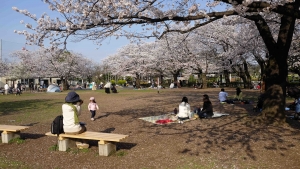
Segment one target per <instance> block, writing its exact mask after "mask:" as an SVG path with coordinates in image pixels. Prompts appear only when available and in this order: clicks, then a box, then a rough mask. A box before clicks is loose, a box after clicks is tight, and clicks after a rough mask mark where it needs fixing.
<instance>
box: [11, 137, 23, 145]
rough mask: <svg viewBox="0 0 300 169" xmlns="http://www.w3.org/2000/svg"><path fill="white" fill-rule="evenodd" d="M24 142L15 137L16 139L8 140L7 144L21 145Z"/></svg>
mask: <svg viewBox="0 0 300 169" xmlns="http://www.w3.org/2000/svg"><path fill="white" fill-rule="evenodd" d="M24 142H25V140H23V139H21V138H20V137H17V138H13V139H11V140H9V142H8V143H9V144H12V143H17V144H23V143H24Z"/></svg>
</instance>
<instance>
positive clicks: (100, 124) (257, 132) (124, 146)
mask: <svg viewBox="0 0 300 169" xmlns="http://www.w3.org/2000/svg"><path fill="white" fill-rule="evenodd" d="M148 90H150V91H148ZM225 90H226V91H228V93H229V95H230V96H232V95H234V89H225ZM219 91H220V88H214V89H197V90H195V89H192V88H180V89H163V90H161V91H160V93H159V94H158V93H157V91H156V90H153V89H147V91H146V90H145V91H136V90H132V89H131V90H129V89H127V90H125V89H123V90H122V89H119V93H118V94H105V93H104V91H103V90H102V91H97V92H94V91H86V92H84V91H80V92H78V93H79V94H80V96H81V98H83V99H84V100H88V98H89V97H90V96H92V95H93V96H94V97H96V101H97V103H98V104H99V106H100V111H99V112H98V113H97V115H96V117H97V118H96V120H95V121H91V120H90V117H89V112H88V111H87V110H84V112H83V113H82V115H81V116H80V117H79V119H80V121H84V122H86V123H87V129H88V130H90V131H99V132H107V133H117V134H126V135H129V137H128V138H126V139H124V140H123V141H122V142H120V143H117V152H116V153H114V154H112V155H111V156H109V157H103V156H99V155H98V147H97V142H95V141H90V142H89V144H90V146H91V147H90V148H89V149H88V150H78V149H77V148H71V149H70V150H69V151H67V152H60V151H53V150H51V148H53V147H54V146H55V145H56V144H57V139H56V138H55V137H49V136H45V135H44V134H45V133H46V132H48V131H50V123H51V122H52V120H53V119H54V117H53V119H49V120H46V121H40V122H36V121H34V120H32V123H31V124H30V128H29V129H27V130H25V131H23V132H21V137H22V138H23V139H24V140H25V141H24V143H22V144H17V143H12V144H3V143H0V152H1V153H0V168H30V169H31V168H32V169H44V168H47V169H48V168H57V169H58V168H73V169H74V168H76V169H77V168H78V169H82V168H85V169H87V168H104V169H156V168H161V169H173V168H175V169H177V168H186V169H194V168H195V169H198V168H203V169H210V168H230V169H231V168H242V169H243V168H270V169H271V168H272V169H277V168H278V169H279V168H289V169H292V168H299V164H298V163H299V162H298V161H299V157H300V155H299V149H298V148H299V147H300V146H299V145H298V143H299V141H300V131H299V129H300V125H299V121H296V120H290V119H287V122H288V123H287V125H284V126H252V127H247V126H246V125H245V122H246V121H248V120H251V118H254V117H255V113H253V111H252V108H253V106H254V105H255V104H256V103H255V102H254V103H253V104H244V105H242V104H235V105H230V104H224V105H221V104H219V103H218V101H217V95H218V93H219ZM242 91H243V94H244V95H245V96H246V98H249V99H250V100H252V101H255V99H256V98H257V96H258V95H259V91H257V90H242ZM92 92H94V93H92ZM203 94H208V95H209V96H210V98H211V101H212V102H213V106H214V111H218V112H223V113H228V114H230V115H229V116H224V117H220V118H213V119H199V120H193V121H190V122H186V123H183V124H178V123H172V124H167V125H157V124H153V123H150V122H146V121H143V120H140V119H139V118H141V117H147V116H154V115H161V114H165V113H169V112H172V111H173V109H174V108H175V107H178V104H179V103H180V102H181V99H182V97H183V96H187V97H188V99H189V103H190V104H191V106H192V107H195V106H196V105H199V104H201V99H202V95H203ZM31 95H35V99H37V98H38V99H43V98H45V97H47V99H55V97H59V98H60V99H63V98H64V97H65V95H66V92H65V93H63V94H62V95H59V96H55V97H53V98H51V97H50V96H49V95H46V94H38V93H35V94H31ZM1 97H5V96H1ZM14 97H15V96H14ZM16 97H18V96H16ZM21 97H22V99H24V98H25V99H26V97H28V98H29V94H28V95H23V96H20V98H21ZM84 106H85V109H87V108H86V107H87V103H85V105H83V107H84ZM0 113H1V112H0ZM9 116H10V115H6V114H5V113H2V115H0V121H1V123H4V124H11V122H10V121H9V119H11V118H12V117H9ZM31 118H32V119H33V118H34V117H33V116H28V119H26V120H27V121H30V120H31ZM14 124H15V123H14ZM17 125H24V124H17Z"/></svg>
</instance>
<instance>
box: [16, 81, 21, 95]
mask: <svg viewBox="0 0 300 169" xmlns="http://www.w3.org/2000/svg"><path fill="white" fill-rule="evenodd" d="M21 86H22V85H21V83H20V81H18V84H17V93H16V95H19V96H21Z"/></svg>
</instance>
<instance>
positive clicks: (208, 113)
mask: <svg viewBox="0 0 300 169" xmlns="http://www.w3.org/2000/svg"><path fill="white" fill-rule="evenodd" d="M213 115H214V113H213V106H212V104H211V101H210V100H209V97H208V95H207V94H205V95H203V108H202V110H201V111H200V112H198V116H199V118H208V117H212V116H213Z"/></svg>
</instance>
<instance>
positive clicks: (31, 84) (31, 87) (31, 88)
mask: <svg viewBox="0 0 300 169" xmlns="http://www.w3.org/2000/svg"><path fill="white" fill-rule="evenodd" d="M33 88H34V85H33V82H31V83H30V84H29V90H30V92H33Z"/></svg>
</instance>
